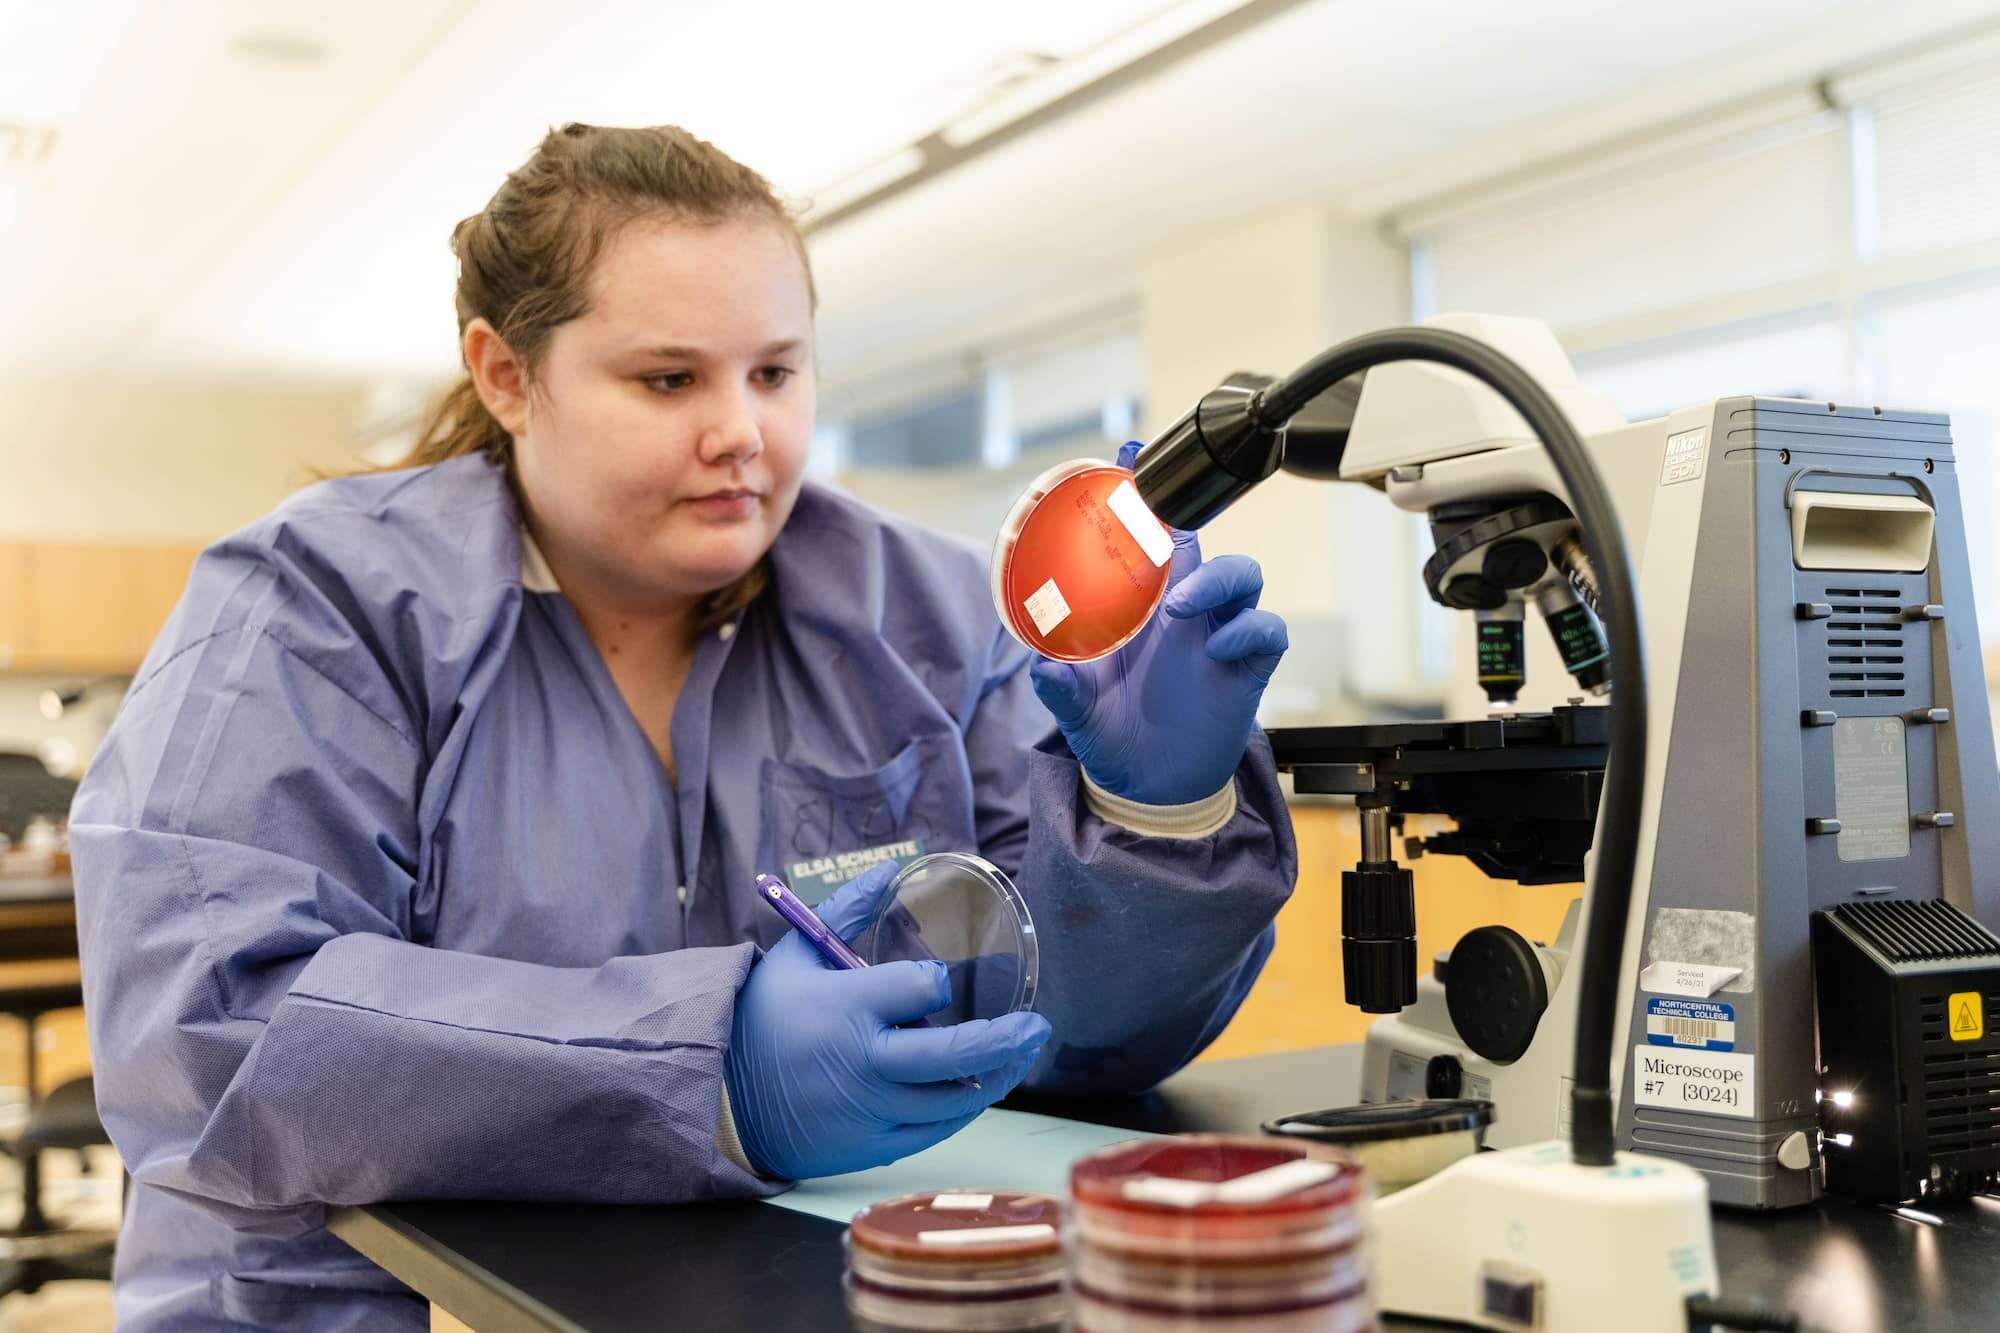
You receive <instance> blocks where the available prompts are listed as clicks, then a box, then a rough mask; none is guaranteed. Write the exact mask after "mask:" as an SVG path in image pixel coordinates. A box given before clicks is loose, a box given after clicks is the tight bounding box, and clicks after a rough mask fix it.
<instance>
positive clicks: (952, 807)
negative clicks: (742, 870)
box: [757, 736, 978, 905]
mask: <svg viewBox="0 0 2000 1333" xmlns="http://www.w3.org/2000/svg"><path fill="white" fill-rule="evenodd" d="M762 789H763V803H764V809H763V816H762V824H761V829H760V833H759V836H758V840H757V862H758V865H759V866H760V867H762V868H764V869H767V870H771V871H774V872H775V873H777V874H780V875H783V876H784V877H785V880H786V882H787V883H789V884H790V885H791V886H792V891H793V892H795V893H797V894H798V895H799V897H801V898H803V899H804V900H805V901H806V903H807V904H808V905H817V904H818V903H819V902H821V901H822V900H823V899H825V897H826V896H827V895H828V894H829V893H831V892H833V890H835V889H836V888H838V887H840V886H841V885H842V884H845V883H846V882H847V881H848V880H850V879H853V878H854V877H855V876H856V875H858V874H860V873H861V872H862V871H864V870H866V869H868V868H869V867H870V866H872V865H876V864H878V863H880V862H882V861H897V862H907V861H909V860H910V859H911V858H913V857H916V856H920V855H922V854H924V853H925V852H940V851H977V850H978V844H977V842H976V839H975V833H974V829H973V824H972V778H971V773H970V771H969V770H968V768H967V766H966V760H965V750H964V747H963V746H962V745H961V744H960V743H959V741H958V738H957V737H956V736H924V737H919V738H918V739H916V740H914V741H911V742H910V743H909V744H908V745H905V746H904V747H903V748H902V749H901V750H900V751H898V752H897V754H896V757H895V758H893V759H891V760H890V761H889V762H888V763H886V764H884V765H882V766H881V767H880V768H876V769H871V770H867V771H864V772H860V773H851V774H847V773H830V772H828V771H826V770H825V769H821V768H815V767H814V766H812V765H810V764H797V763H782V762H780V761H778V760H776V759H766V760H765V761H764V766H763V775H762Z"/></svg>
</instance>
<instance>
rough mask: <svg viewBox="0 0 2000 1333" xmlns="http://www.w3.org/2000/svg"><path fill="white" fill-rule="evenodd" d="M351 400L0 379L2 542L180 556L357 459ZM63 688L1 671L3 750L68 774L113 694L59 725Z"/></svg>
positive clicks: (231, 388)
mask: <svg viewBox="0 0 2000 1333" xmlns="http://www.w3.org/2000/svg"><path fill="white" fill-rule="evenodd" d="M361 402H362V399H361V395H360V393H359V392H358V391H357V390H353V389H346V388H339V387H285V386H270V385H232V384H214V385H201V384H189V383H187V382H184V381H174V382H161V383H146V382H133V381H118V380H113V379H107V378H105V377H101V376H94V377H78V378H74V379H56V378H37V379H33V380H20V379H16V380H0V478H4V482H0V541H20V540H45V539H58V540H75V541H102V542H117V543H132V544H145V543H150V542H158V543H162V544H171V545H179V546H189V545H197V544H201V543H206V542H209V541H212V540H214V539H215V538H217V537H220V536H222V535H223V534H225V533H227V532H230V531H233V530H234V529H236V528H239V527H241V526H243V525H244V524H246V523H248V522H250V521H251V520H253V519H255V518H257V517H258V516H259V515H261V514H263V513H265V512H266V511H268V510H269V509H270V508H271V507H272V506H274V505H276V504H277V503H278V502H279V501H280V500H282V499H284V497H285V496H286V495H288V494H290V493H291V492H292V491H293V490H295V489H297V487H299V486H300V485H302V484H304V483H305V482H307V481H309V480H311V477H312V469H314V468H323V469H339V468H342V467H345V466H347V465H349V464H351V463H352V462H353V461H354V458H355V453H354V444H353V437H352V435H351V431H352V429H353V426H354V423H355V421H356V419H357V414H358V413H359V411H360V409H361ZM73 683H75V682H74V678H70V677H54V676H43V675H34V674H25V673H17V672H0V749H10V750H23V751H27V752H30V753H40V754H42V755H44V757H45V759H49V760H53V761H56V762H55V765H54V766H55V767H57V768H58V769H59V770H65V771H66V772H67V775H69V776H74V775H75V773H76V771H78V770H80V768H81V765H82V764H84V763H85V762H87V761H88V760H89V758H90V755H91V754H92V753H93V752H94V751H95V750H96V748H97V743H98V741H99V739H100V738H101V737H102V734H103V730H104V728H105V727H106V726H108V725H109V723H110V717H111V714H112V713H113V712H114V711H115V709H116V705H117V701H118V698H119V695H120V694H121V693H122V688H121V687H120V686H118V685H107V686H105V687H103V688H102V689H100V690H98V691H95V692H93V693H92V694H91V696H90V697H89V698H88V699H86V700H85V701H84V702H83V703H82V704H81V705H79V706H78V707H77V708H76V709H74V710H72V711H71V712H70V713H69V714H67V715H65V716H64V717H63V718H62V719H61V720H60V721H56V722H51V721H49V720H48V719H46V718H44V717H43V716H42V714H41V711H40V709H39V708H38V707H37V703H38V701H39V699H40V696H41V693H42V691H43V690H44V689H46V688H49V687H51V686H54V685H58V684H73Z"/></svg>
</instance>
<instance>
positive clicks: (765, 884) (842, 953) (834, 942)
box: [757, 875, 868, 972]
mask: <svg viewBox="0 0 2000 1333" xmlns="http://www.w3.org/2000/svg"><path fill="white" fill-rule="evenodd" d="M757 896H758V897H760V898H762V899H763V900H764V901H765V902H767V903H769V904H771V906H773V907H775V908H777V909H778V915H779V916H781V917H783V918H785V920H787V921H789V922H791V924H792V929H793V930H796V931H798V932H799V934H801V935H803V936H805V937H806V939H808V940H809V941H811V942H812V946H813V948H815V949H818V950H819V956H820V957H822V958H824V959H826V961H827V962H829V963H831V964H833V965H834V966H835V967H837V968H839V969H840V970H841V971H843V972H852V971H854V970H856V969H857V968H863V967H866V966H868V964H867V963H865V962H863V961H862V959H861V955H860V954H858V953H856V952H854V950H852V949H850V948H848V947H847V941H845V940H843V939H841V938H840V936H838V935H836V934H834V933H833V928H832V927H831V926H829V925H827V924H826V922H824V921H822V920H820V919H819V913H817V912H815V911H813V909H812V908H810V907H807V906H806V905H805V902H804V900H803V899H801V898H800V897H799V895H798V894H796V893H793V892H792V890H791V886H790V885H788V884H786V883H785V881H783V880H782V879H779V878H778V877H777V876H776V875H759V876H757Z"/></svg>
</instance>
